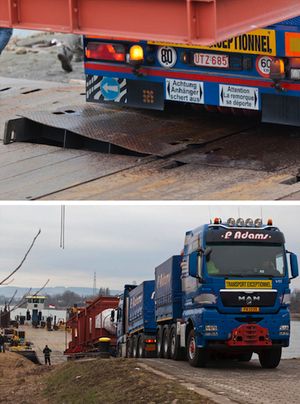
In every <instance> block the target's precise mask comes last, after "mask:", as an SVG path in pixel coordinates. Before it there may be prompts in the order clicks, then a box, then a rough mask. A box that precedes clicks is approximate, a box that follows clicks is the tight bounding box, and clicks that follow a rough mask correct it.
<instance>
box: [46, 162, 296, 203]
mask: <svg viewBox="0 0 300 404" xmlns="http://www.w3.org/2000/svg"><path fill="white" fill-rule="evenodd" d="M166 164H167V162H166V161H164V162H160V161H159V162H151V163H149V164H147V165H143V166H141V167H136V168H132V169H129V170H127V171H126V173H116V174H114V175H113V176H110V177H102V178H100V179H98V180H95V181H93V182H90V183H86V184H82V185H79V186H77V187H76V188H71V189H67V190H65V191H62V192H58V193H56V194H52V195H51V196H49V197H47V196H46V197H42V198H40V199H41V200H76V199H85V200H138V201H146V200H189V201H192V200H195V201H197V200H274V199H279V198H281V197H283V196H285V195H288V194H290V193H292V192H298V191H299V190H300V183H296V184H294V185H292V186H290V185H284V184H282V182H283V181H285V180H286V179H288V178H289V177H290V176H289V175H287V174H281V173H280V174H274V173H268V172H260V171H252V170H247V169H243V170H242V169H240V170H232V169H231V168H224V167H211V166H206V165H204V164H203V165H202V164H195V163H191V164H186V165H183V166H180V167H177V168H174V169H164V168H163V166H164V165H166Z"/></svg>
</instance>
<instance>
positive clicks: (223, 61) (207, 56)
mask: <svg viewBox="0 0 300 404" xmlns="http://www.w3.org/2000/svg"><path fill="white" fill-rule="evenodd" d="M194 64H195V65H196V66H208V67H219V68H222V67H223V68H226V67H229V56H227V55H213V54H211V53H194Z"/></svg>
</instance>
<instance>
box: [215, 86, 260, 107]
mask: <svg viewBox="0 0 300 404" xmlns="http://www.w3.org/2000/svg"><path fill="white" fill-rule="evenodd" d="M219 102H220V106H222V107H229V108H245V109H258V88H254V87H242V86H231V85H228V84H220V85H219Z"/></svg>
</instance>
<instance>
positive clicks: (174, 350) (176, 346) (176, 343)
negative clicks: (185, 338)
mask: <svg viewBox="0 0 300 404" xmlns="http://www.w3.org/2000/svg"><path fill="white" fill-rule="evenodd" d="M170 357H171V359H173V360H174V361H182V360H183V359H184V357H185V351H184V348H181V347H180V337H179V335H177V334H176V326H175V325H173V326H172V328H171V332H170Z"/></svg>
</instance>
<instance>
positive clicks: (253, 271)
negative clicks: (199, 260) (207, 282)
mask: <svg viewBox="0 0 300 404" xmlns="http://www.w3.org/2000/svg"><path fill="white" fill-rule="evenodd" d="M207 247H211V248H212V252H211V254H209V256H208V257H206V268H207V272H208V274H209V275H210V276H216V277H224V276H239V277H249V276H255V277H260V276H261V277H266V276H267V277H284V276H285V273H286V267H285V259H284V249H283V245H282V244H275V245H274V244H261V243H260V244H253V243H243V244H238V243H232V244H226V245H225V244H218V243H211V244H207Z"/></svg>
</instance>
